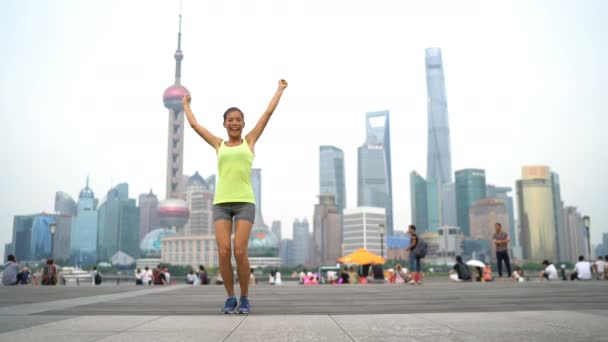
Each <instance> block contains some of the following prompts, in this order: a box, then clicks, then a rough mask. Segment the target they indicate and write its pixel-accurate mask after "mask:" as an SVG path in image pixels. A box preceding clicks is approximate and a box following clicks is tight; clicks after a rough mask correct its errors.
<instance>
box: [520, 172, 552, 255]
mask: <svg viewBox="0 0 608 342" xmlns="http://www.w3.org/2000/svg"><path fill="white" fill-rule="evenodd" d="M516 185H517V204H518V212H519V215H518V217H519V220H520V225H521V236H520V240H521V245H522V249H523V257H524V259H526V260H529V261H537V262H538V261H542V260H545V259H549V260H556V258H557V249H556V237H555V222H554V219H555V216H554V214H553V191H552V185H551V172H550V170H549V167H547V166H524V167H523V168H522V179H520V180H518V181H517V182H516Z"/></svg>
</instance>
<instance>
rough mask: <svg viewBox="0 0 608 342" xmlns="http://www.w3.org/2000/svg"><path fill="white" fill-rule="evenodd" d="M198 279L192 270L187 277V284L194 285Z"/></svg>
mask: <svg viewBox="0 0 608 342" xmlns="http://www.w3.org/2000/svg"><path fill="white" fill-rule="evenodd" d="M197 278H198V277H197V276H196V274H194V271H193V270H190V272H188V275H186V284H187V285H194V283H195V281H196V279H197Z"/></svg>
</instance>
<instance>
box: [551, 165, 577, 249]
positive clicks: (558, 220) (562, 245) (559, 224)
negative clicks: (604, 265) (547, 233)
mask: <svg viewBox="0 0 608 342" xmlns="http://www.w3.org/2000/svg"><path fill="white" fill-rule="evenodd" d="M551 191H552V192H553V223H554V224H555V238H556V239H555V243H556V245H555V248H556V249H557V260H558V261H570V260H574V259H572V258H570V255H569V253H568V243H569V242H568V232H567V230H566V223H565V222H564V215H563V211H564V202H563V201H562V191H561V187H560V182H559V175H558V174H557V173H555V172H551Z"/></svg>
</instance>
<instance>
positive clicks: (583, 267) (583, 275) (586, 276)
mask: <svg viewBox="0 0 608 342" xmlns="http://www.w3.org/2000/svg"><path fill="white" fill-rule="evenodd" d="M573 271H574V272H572V275H571V276H570V280H591V263H590V262H589V261H585V257H584V256H582V255H581V256H579V257H578V262H577V263H576V265H574V270H573Z"/></svg>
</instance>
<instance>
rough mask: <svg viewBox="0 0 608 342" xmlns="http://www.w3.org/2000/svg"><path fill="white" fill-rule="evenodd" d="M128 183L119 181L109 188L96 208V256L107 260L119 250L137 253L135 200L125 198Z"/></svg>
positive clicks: (131, 254)
mask: <svg viewBox="0 0 608 342" xmlns="http://www.w3.org/2000/svg"><path fill="white" fill-rule="evenodd" d="M128 194H129V185H128V184H127V183H121V184H118V185H117V186H115V187H114V188H112V189H110V190H109V191H108V193H107V195H106V200H105V202H104V203H102V204H101V205H100V206H99V209H98V220H97V223H98V224H97V225H98V235H97V256H98V260H100V261H108V260H110V258H112V256H113V255H114V254H115V253H116V252H118V251H122V252H124V253H126V254H128V255H130V256H131V257H134V258H137V257H138V256H139V209H138V208H137V206H136V203H135V200H134V199H130V198H128V196H129V195H128Z"/></svg>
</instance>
